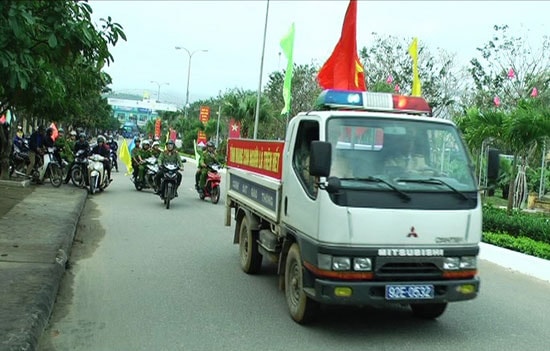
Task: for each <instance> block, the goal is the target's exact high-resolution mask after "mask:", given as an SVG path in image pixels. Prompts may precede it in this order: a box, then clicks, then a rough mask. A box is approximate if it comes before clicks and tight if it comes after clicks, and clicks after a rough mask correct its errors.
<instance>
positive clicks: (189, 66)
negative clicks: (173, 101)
mask: <svg viewBox="0 0 550 351" xmlns="http://www.w3.org/2000/svg"><path fill="white" fill-rule="evenodd" d="M176 50H185V52H187V55H188V56H189V64H188V66H187V92H186V93H185V118H187V110H188V109H189V82H190V80H191V59H192V58H193V55H195V54H196V53H197V52H208V50H205V49H202V50H195V51H189V50H188V49H187V48H184V47H183V46H176Z"/></svg>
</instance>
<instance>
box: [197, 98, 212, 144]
mask: <svg viewBox="0 0 550 351" xmlns="http://www.w3.org/2000/svg"><path fill="white" fill-rule="evenodd" d="M209 119H210V107H208V106H201V108H200V111H199V121H201V123H202V124H203V125H206V123H208V120H209ZM207 142H208V138H207V137H206V133H204V132H203V131H202V130H199V132H198V133H197V145H200V146H204V145H206V143H207Z"/></svg>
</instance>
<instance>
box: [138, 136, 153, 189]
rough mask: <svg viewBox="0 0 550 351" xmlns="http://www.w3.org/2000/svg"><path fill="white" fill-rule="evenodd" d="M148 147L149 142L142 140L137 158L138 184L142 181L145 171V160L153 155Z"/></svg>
mask: <svg viewBox="0 0 550 351" xmlns="http://www.w3.org/2000/svg"><path fill="white" fill-rule="evenodd" d="M150 146H151V143H150V142H149V140H143V142H142V143H141V150H140V152H139V156H140V158H141V162H140V164H139V172H138V181H139V182H143V181H144V177H145V169H146V168H147V164H146V162H145V160H146V159H148V158H149V157H151V156H152V155H153V154H152V152H151V149H150Z"/></svg>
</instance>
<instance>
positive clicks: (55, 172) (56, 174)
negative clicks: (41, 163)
mask: <svg viewBox="0 0 550 351" xmlns="http://www.w3.org/2000/svg"><path fill="white" fill-rule="evenodd" d="M49 172H50V182H51V183H52V185H53V186H54V187H55V188H59V187H60V186H61V184H63V171H62V170H61V168H60V167H59V165H57V164H55V163H52V164H50V167H49Z"/></svg>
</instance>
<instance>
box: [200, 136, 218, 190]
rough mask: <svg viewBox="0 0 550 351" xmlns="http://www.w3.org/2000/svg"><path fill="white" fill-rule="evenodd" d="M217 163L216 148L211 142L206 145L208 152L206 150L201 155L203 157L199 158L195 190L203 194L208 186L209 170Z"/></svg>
mask: <svg viewBox="0 0 550 351" xmlns="http://www.w3.org/2000/svg"><path fill="white" fill-rule="evenodd" d="M216 162H218V156H217V155H216V147H215V146H214V143H213V142H211V141H209V142H208V143H206V150H204V152H203V153H202V154H201V157H200V158H199V171H198V172H197V173H196V174H195V188H196V189H197V190H198V191H199V192H203V189H204V186H205V185H206V178H207V176H208V169H209V168H210V167H211V166H212V165H213V164H214V163H216ZM197 176H198V177H197ZM197 178H199V179H197ZM197 181H198V184H197Z"/></svg>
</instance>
